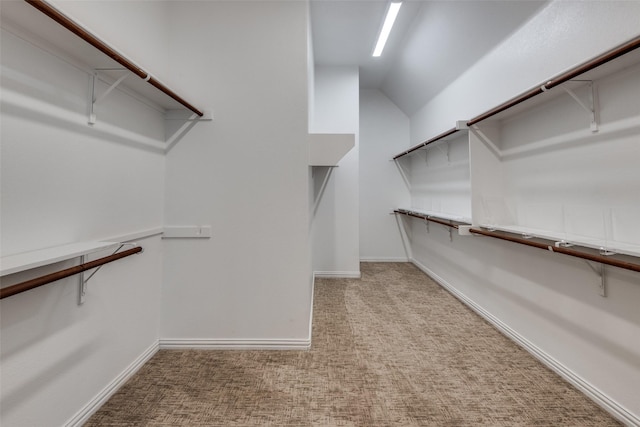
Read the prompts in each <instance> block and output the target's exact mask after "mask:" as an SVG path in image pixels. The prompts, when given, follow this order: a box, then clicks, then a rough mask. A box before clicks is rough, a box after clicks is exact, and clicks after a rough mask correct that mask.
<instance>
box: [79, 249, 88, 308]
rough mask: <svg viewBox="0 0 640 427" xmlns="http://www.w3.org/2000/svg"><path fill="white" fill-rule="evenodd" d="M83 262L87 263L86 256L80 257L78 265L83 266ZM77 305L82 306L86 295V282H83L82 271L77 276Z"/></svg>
mask: <svg viewBox="0 0 640 427" xmlns="http://www.w3.org/2000/svg"><path fill="white" fill-rule="evenodd" d="M85 262H87V256H86V255H82V257H81V258H80V263H81V264H84V263H85ZM78 279H79V282H78V305H82V304H84V297H85V295H86V293H87V281H86V280H84V271H82V272H80V274H79V275H78Z"/></svg>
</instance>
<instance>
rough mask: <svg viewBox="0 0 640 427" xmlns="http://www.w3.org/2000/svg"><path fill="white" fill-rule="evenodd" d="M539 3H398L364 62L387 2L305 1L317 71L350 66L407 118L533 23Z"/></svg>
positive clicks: (365, 85) (506, 0) (497, 0)
mask: <svg viewBox="0 0 640 427" xmlns="http://www.w3.org/2000/svg"><path fill="white" fill-rule="evenodd" d="M546 3H547V1H546V0H490V1H489V0H439V1H435V0H405V1H404V3H403V5H402V8H401V9H400V13H399V14H398V18H397V20H396V23H395V25H394V27H393V31H392V33H391V36H390V37H389V41H388V43H387V46H386V47H385V50H384V52H383V53H382V56H381V57H380V58H373V57H371V52H372V51H373V47H374V44H375V42H376V37H377V36H378V32H379V30H380V27H381V26H382V21H383V19H384V15H385V13H386V10H387V7H388V1H387V0H312V1H311V28H312V32H313V49H314V56H315V62H316V64H317V65H357V66H359V68H360V87H361V88H377V89H380V90H381V91H382V92H383V93H385V94H386V95H387V96H388V97H389V98H390V99H391V100H392V101H393V102H394V103H395V104H396V105H398V107H400V109H402V110H403V111H404V112H405V114H407V115H412V114H413V113H414V112H415V111H417V110H418V109H419V108H420V107H422V106H423V105H424V104H426V103H427V102H428V101H429V100H430V99H431V98H432V97H433V96H435V95H436V94H437V93H438V92H440V91H441V90H442V89H443V88H444V87H446V86H447V85H448V84H449V83H451V82H452V81H453V80H454V79H455V78H456V77H458V76H459V75H460V74H462V73H463V72H464V71H465V70H466V69H468V68H469V67H470V66H472V65H473V64H474V63H475V62H476V61H478V60H479V59H480V58H482V57H483V56H484V55H485V54H486V53H488V52H489V51H490V50H491V49H493V48H494V47H495V46H497V45H498V44H499V43H500V42H501V41H502V40H504V39H506V38H507V37H509V35H510V34H512V33H513V32H514V31H515V30H517V29H518V28H519V27H520V26H521V25H523V24H524V23H525V22H526V21H527V20H528V19H530V18H531V17H532V16H534V15H535V14H536V13H537V12H539V11H540V9H541V8H542V7H543V6H544V5H545V4H546Z"/></svg>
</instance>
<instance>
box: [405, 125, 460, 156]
mask: <svg viewBox="0 0 640 427" xmlns="http://www.w3.org/2000/svg"><path fill="white" fill-rule="evenodd" d="M458 130H459V129H456V128H453V129H449V130H448V131H445V132H443V133H441V134H440V135H438V136H434V137H433V138H431V139H428V140H426V141H424V142H421V143H420V144H418V145H415V146H413V147H411V148H409V149H408V150H407V151H405V152H404V153H401V154H398V155H397V156H395V157H394V158H393V160H396V159H398V158H400V157H402V156H406V155H407V154H409V153H413V152H414V151H416V150H419V149H420V148H422V147H426V146H427V145H429V144H431V143H434V142H436V141H438V140H440V139H442V138H446V137H448V136H449V135H453V134H454V133H456V132H458Z"/></svg>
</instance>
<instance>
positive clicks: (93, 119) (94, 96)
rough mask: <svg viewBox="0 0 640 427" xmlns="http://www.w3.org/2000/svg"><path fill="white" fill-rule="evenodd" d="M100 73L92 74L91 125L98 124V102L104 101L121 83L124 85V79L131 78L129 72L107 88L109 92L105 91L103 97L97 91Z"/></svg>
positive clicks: (96, 71) (123, 69) (95, 71)
mask: <svg viewBox="0 0 640 427" xmlns="http://www.w3.org/2000/svg"><path fill="white" fill-rule="evenodd" d="M117 70H122V71H127V70H126V69H125V68H117ZM98 71H99V70H97V69H96V70H94V72H93V74H91V95H90V96H91V98H90V99H89V105H90V108H89V124H90V125H93V124H95V123H96V112H95V106H96V104H97V103H98V102H100V101H102V100H103V99H105V98H106V97H107V96H108V95H109V94H110V93H111V91H113V90H114V89H115V88H117V87H118V85H120V83H122V81H123V80H124V79H126V78H127V76H129V74H130V73H129V72H128V71H127V72H126V73H125V74H124V75H122V76H121V77H120V78H119V79H118V80H116V81H115V82H114V83H113V84H112V85H111V86H109V87H108V88H107V90H105V91H104V93H102V95H100V96H98V95H97V93H96V92H97V91H96V80H98Z"/></svg>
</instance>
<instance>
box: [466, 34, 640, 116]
mask: <svg viewBox="0 0 640 427" xmlns="http://www.w3.org/2000/svg"><path fill="white" fill-rule="evenodd" d="M638 48H640V36H638V37H635V38H634V39H631V40H630V41H628V42H626V43H624V44H622V45H620V46H618V47H616V48H614V49H611V50H610V51H608V52H606V53H604V54H602V55H599V56H597V57H595V58H593V59H591V60H590V61H587V62H585V63H583V64H582V65H579V66H577V67H574V68H572V69H570V70H569V71H566V72H564V73H562V74H560V75H558V76H556V77H553V78H552V79H550V80H547V81H546V82H545V83H542V84H540V85H539V86H538V87H535V88H533V89H531V90H529V91H527V92H525V93H523V94H521V95H518V96H516V97H515V98H512V99H510V100H509V101H507V102H505V103H503V104H500V105H498V106H497V107H495V108H492V109H491V110H489V111H487V112H486V113H483V114H481V115H479V116H478V117H475V118H473V119H471V120H469V122H467V126H473V125H475V124H476V123H478V122H481V121H483V120H486V119H488V118H489V117H492V116H495V115H496V114H498V113H501V112H503V111H505V110H507V109H509V108H511V107H513V106H515V105H518V104H520V103H522V102H524V101H526V100H527V99H530V98H533V97H534V96H536V95H540V94H541V93H543V92H544V91H546V90H549V89H552V88H554V87H556V86H558V85H560V84H562V83H564V82H566V81H568V80H571V79H573V78H574V77H577V76H579V75H580V74H583V73H586V72H587V71H590V70H593V69H594V68H597V67H599V66H601V65H603V64H606V63H607V62H609V61H612V60H614V59H616V58H618V57H620V56H622V55H624V54H627V53H629V52H631V51H633V50H635V49H638Z"/></svg>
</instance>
